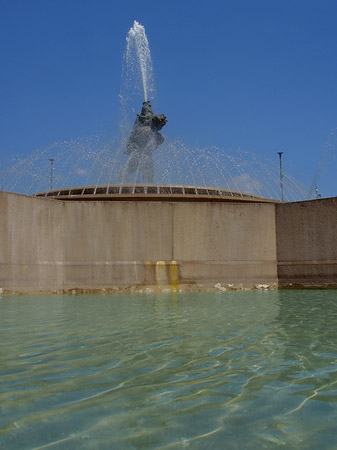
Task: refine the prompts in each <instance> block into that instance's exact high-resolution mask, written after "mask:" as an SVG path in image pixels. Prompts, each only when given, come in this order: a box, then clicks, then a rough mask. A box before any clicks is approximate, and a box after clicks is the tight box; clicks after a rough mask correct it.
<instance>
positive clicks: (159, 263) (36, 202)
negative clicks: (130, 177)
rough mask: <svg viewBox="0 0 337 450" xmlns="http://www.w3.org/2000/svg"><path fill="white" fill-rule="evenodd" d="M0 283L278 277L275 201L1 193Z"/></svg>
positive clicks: (50, 286)
mask: <svg viewBox="0 0 337 450" xmlns="http://www.w3.org/2000/svg"><path fill="white" fill-rule="evenodd" d="M0 211H1V215H0V288H2V289H5V290H8V291H18V292H27V291H52V290H57V291H60V290H64V289H77V288H81V289H102V288H113V287H115V286H116V287H117V286H118V287H127V286H153V285H158V286H160V287H163V286H165V285H167V284H169V285H176V283H177V282H178V283H179V285H181V286H183V285H191V284H198V285H203V286H205V287H207V286H214V284H216V283H221V284H222V285H226V284H234V285H240V284H242V285H245V286H248V287H252V286H254V285H256V284H273V283H277V261H276V226H275V205H274V204H273V203H231V202H223V203H222V202H218V203H208V202H203V203H202V202H200V203H199V202H193V203H189V202H159V201H157V202H152V201H146V202H137V201H125V202H62V201H58V200H53V199H48V198H34V197H29V196H23V195H18V194H10V193H4V192H1V193H0Z"/></svg>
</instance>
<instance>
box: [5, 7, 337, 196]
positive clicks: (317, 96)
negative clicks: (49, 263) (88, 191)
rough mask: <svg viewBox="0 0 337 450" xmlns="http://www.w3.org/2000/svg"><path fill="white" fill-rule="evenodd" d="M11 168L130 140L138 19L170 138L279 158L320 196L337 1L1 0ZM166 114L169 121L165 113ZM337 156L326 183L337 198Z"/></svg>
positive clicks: (332, 120)
mask: <svg viewBox="0 0 337 450" xmlns="http://www.w3.org/2000/svg"><path fill="white" fill-rule="evenodd" d="M0 5H1V14H0V35H1V37H0V48H1V71H0V99H1V101H0V164H1V160H2V159H3V158H6V157H8V156H10V155H14V154H15V155H18V154H20V155H28V154H30V153H32V152H34V151H35V150H36V149H38V148H42V147H44V146H48V145H49V144H51V143H52V142H54V141H60V140H68V139H71V138H75V137H78V136H89V135H92V134H99V133H103V134H111V135H113V134H114V133H117V132H118V121H119V118H120V117H119V115H120V105H119V101H118V94H119V91H120V85H121V63H122V55H123V52H124V49H125V36H126V33H127V31H128V30H129V28H130V27H131V26H132V24H133V21H134V19H136V20H138V21H139V22H140V23H142V24H143V25H144V26H145V28H146V32H147V35H148V38H149V41H150V48H151V53H152V58H153V63H154V73H155V80H156V89H157V98H156V104H157V105H158V107H159V109H160V112H164V113H165V114H166V116H167V117H168V119H169V122H168V125H167V127H166V129H165V134H166V135H167V136H168V137H171V138H174V137H179V138H182V139H183V141H184V142H185V143H186V144H187V145H191V146H194V145H198V146H210V145H215V146H225V147H228V146H233V147H241V148H243V149H245V150H247V151H252V152H254V153H257V154H259V155H261V157H262V158H263V157H265V156H266V157H268V158H272V159H277V152H279V151H283V152H284V155H283V164H284V168H285V171H289V172H290V173H292V174H295V175H296V176H298V178H299V180H300V181H302V182H303V183H305V184H306V185H307V187H309V185H310V183H311V180H312V178H313V176H314V174H315V171H316V168H317V165H318V163H319V158H320V156H321V154H322V152H323V151H324V147H325V143H326V141H327V139H328V137H329V135H330V133H331V131H332V130H333V129H335V128H336V127H337V83H336V81H337V2H336V0H315V1H313V0H282V1H278V0H254V1H253V0H219V1H217V0H210V1H208V2H205V1H201V0H197V1H186V0H185V1H184V0H169V1H167V2H149V1H140V0H137V1H133V0H132V1H130V0H125V1H118V2H117V1H112V0H67V1H65V0H29V1H28V0H21V1H19V0H0ZM158 112H159V111H158ZM336 153H337V148H336V146H335V148H334V149H333V148H332V149H331V148H330V149H329V155H328V156H329V159H330V163H329V164H328V167H327V169H326V170H325V172H324V173H323V175H322V177H321V178H320V179H319V181H318V186H319V190H320V191H321V193H322V195H323V196H336V195H337V177H336V173H337V158H335V159H333V157H334V156H336Z"/></svg>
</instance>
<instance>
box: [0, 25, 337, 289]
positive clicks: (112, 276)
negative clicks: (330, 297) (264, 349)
mask: <svg viewBox="0 0 337 450" xmlns="http://www.w3.org/2000/svg"><path fill="white" fill-rule="evenodd" d="M124 67H125V72H124V75H123V81H124V84H123V86H122V90H121V96H120V97H121V105H122V110H123V114H122V116H123V120H122V121H121V136H120V137H118V138H115V139H114V140H110V141H104V140H102V138H101V137H100V136H92V137H86V138H81V139H74V140H71V141H64V142H57V143H54V144H51V145H50V146H49V147H47V148H43V149H40V150H38V151H36V152H35V153H34V154H33V155H32V156H31V157H29V158H25V159H19V160H17V161H16V163H15V164H13V163H12V164H10V166H9V167H8V168H7V169H6V170H5V171H4V173H2V174H0V176H1V184H2V189H5V190H7V191H14V192H16V193H19V192H21V193H24V194H30V195H16V194H11V193H9V192H0V209H1V215H0V231H1V232H0V292H1V290H2V291H3V292H13V291H15V292H32V291H39V292H40V291H47V292H71V293H76V292H92V291H95V292H96V291H98V292H104V293H106V292H116V291H117V292H120V291H121V290H126V291H128V292H130V291H131V292H134V291H136V290H141V291H142V292H145V293H146V292H153V291H156V290H159V291H160V290H161V291H162V290H167V289H168V290H171V291H175V292H176V291H177V290H178V289H179V290H180V289H190V288H191V289H195V288H196V289H217V290H220V291H226V290H228V289H234V288H237V289H245V288H256V289H267V288H269V287H270V288H273V287H277V286H278V284H280V285H289V286H290V285H291V286H296V285H301V286H302V285H312V284H313V283H316V285H317V286H325V287H326V286H333V287H336V283H335V281H336V270H337V267H336V260H337V259H336V258H337V255H336V250H335V247H334V246H333V245H332V243H333V242H335V241H336V240H337V228H336V223H337V222H336V217H335V211H336V200H337V199H321V200H319V201H316V200H315V201H309V202H306V201H305V202H299V203H292V201H294V200H303V199H304V198H307V194H306V192H305V190H304V189H302V188H301V186H299V184H298V183H296V182H295V181H294V180H293V179H292V178H291V177H289V176H288V175H287V174H286V173H284V172H283V171H282V178H281V181H282V183H281V185H280V177H279V166H278V164H277V160H276V158H275V161H274V162H272V163H271V162H269V161H267V160H266V159H265V158H264V160H263V161H262V160H261V158H259V157H257V156H256V155H254V154H253V153H250V152H247V151H245V150H243V149H240V148H235V149H233V148H227V149H226V148H218V147H207V148H198V147H194V148H190V147H189V146H187V145H185V144H184V143H183V142H182V141H180V140H177V139H176V140H172V139H165V141H164V142H163V138H162V137H161V133H159V131H160V130H161V128H162V126H163V125H164V124H165V123H166V118H165V116H163V115H162V116H155V115H154V114H153V112H152V107H151V103H153V98H154V83H153V73H152V65H151V57H150V50H149V46H148V41H147V38H146V34H145V30H144V27H142V26H141V25H140V24H139V23H138V22H135V23H134V25H133V27H132V28H131V29H130V31H129V33H128V35H127V49H126V55H125V65H124ZM135 99H136V100H137V101H136V102H135V106H134V108H136V109H134V108H133V106H132V107H131V104H132V102H133V101H134V100H135ZM150 102H151V103H150ZM141 104H143V109H142V112H141V114H140V115H139V116H138V117H137V118H136V122H135V124H134V126H133V127H132V125H133V124H132V121H131V120H130V118H128V117H127V116H128V114H129V113H131V112H132V116H133V117H132V119H133V120H134V117H135V113H136V112H139V109H140V105H141ZM152 139H154V141H155V142H152ZM144 151H151V157H153V168H154V171H153V174H152V162H150V163H149V161H147V162H146V164H145V167H144V155H143V152H144ZM137 153H139V154H138V155H136V156H135V154H137ZM280 156H281V155H280ZM141 177H142V178H141ZM152 177H153V178H152ZM67 186H71V187H67ZM31 194H34V195H31ZM281 196H282V198H283V199H284V200H285V201H284V202H281V201H279V200H278V199H280V197H281ZM322 218H324V220H323V219H322ZM144 289H145V291H144Z"/></svg>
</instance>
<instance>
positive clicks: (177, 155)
mask: <svg viewBox="0 0 337 450" xmlns="http://www.w3.org/2000/svg"><path fill="white" fill-rule="evenodd" d="M154 96H155V88H154V79H153V68H152V61H151V53H150V48H149V43H148V39H147V36H146V33H145V28H144V27H143V26H142V25H141V24H139V23H138V22H137V21H135V22H134V24H133V26H132V27H131V28H130V30H129V32H128V33H127V37H126V51H125V55H124V58H123V68H122V84H121V92H120V101H121V107H122V112H121V116H122V119H121V123H120V130H121V133H120V136H119V137H118V138H115V139H113V140H104V139H103V138H102V137H100V136H91V137H84V138H78V139H72V140H70V141H62V142H56V143H53V144H51V145H49V146H48V147H45V148H43V149H39V150H37V151H35V152H34V153H33V154H32V155H30V156H28V157H26V158H18V159H16V160H15V161H12V162H11V163H10V164H9V165H8V166H7V167H6V168H5V169H3V170H2V173H0V177H1V181H0V184H1V186H2V189H4V190H8V191H12V192H20V193H24V194H34V193H37V192H41V191H46V192H48V189H49V188H50V187H52V189H53V190H58V189H59V190H61V189H63V188H65V187H75V186H86V185H90V186H94V187H95V191H96V189H97V187H98V186H100V185H106V186H107V187H108V186H110V185H114V184H119V174H120V172H121V169H122V167H123V166H124V165H125V162H126V159H127V157H126V155H125V154H124V151H125V148H126V141H127V139H128V137H129V135H130V131H131V129H132V126H133V121H134V119H135V113H136V112H139V110H140V106H141V104H142V102H143V101H144V100H147V99H151V100H152V99H153V98H154ZM50 159H53V167H52V168H51V166H50ZM153 162H154V171H155V183H157V184H158V185H162V184H165V185H169V186H171V185H190V186H201V187H206V188H207V187H215V188H219V189H225V190H226V191H228V192H229V193H233V194H234V193H235V194H236V195H237V194H239V195H243V194H244V193H251V194H253V195H256V196H260V197H265V198H270V199H280V197H281V192H280V184H279V168H278V164H277V162H278V161H277V159H276V158H275V161H267V160H266V158H265V157H263V159H262V158H260V157H258V156H257V155H254V154H253V153H251V152H248V151H245V150H242V149H240V148H219V147H206V148H199V147H192V148H191V147H190V146H188V145H185V144H184V143H183V142H182V141H181V140H178V139H176V140H169V139H166V140H165V142H164V144H163V145H161V146H160V147H159V148H158V149H157V150H156V151H155V152H154V153H153ZM51 178H52V179H51ZM130 182H131V184H133V185H134V186H136V185H137V184H138V183H139V182H140V174H139V173H137V172H136V173H135V174H134V175H133V176H132V177H131V181H130ZM283 190H284V199H285V200H286V201H295V200H303V199H306V198H308V194H307V192H306V190H305V189H304V188H303V187H302V186H301V185H300V184H299V183H297V182H296V181H295V180H294V179H293V178H291V177H290V176H288V175H287V174H286V173H284V177H283ZM107 192H108V190H107Z"/></svg>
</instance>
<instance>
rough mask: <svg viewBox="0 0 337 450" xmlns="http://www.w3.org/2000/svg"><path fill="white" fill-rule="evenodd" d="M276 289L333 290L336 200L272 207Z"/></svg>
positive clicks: (336, 257)
mask: <svg viewBox="0 0 337 450" xmlns="http://www.w3.org/2000/svg"><path fill="white" fill-rule="evenodd" d="M276 226H277V259H278V278H279V285H280V286H298V287H301V286H303V287H311V286H312V287H314V286H319V287H324V286H331V287H337V198H336V197H335V198H327V199H320V200H311V201H305V202H296V203H285V204H276Z"/></svg>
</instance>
